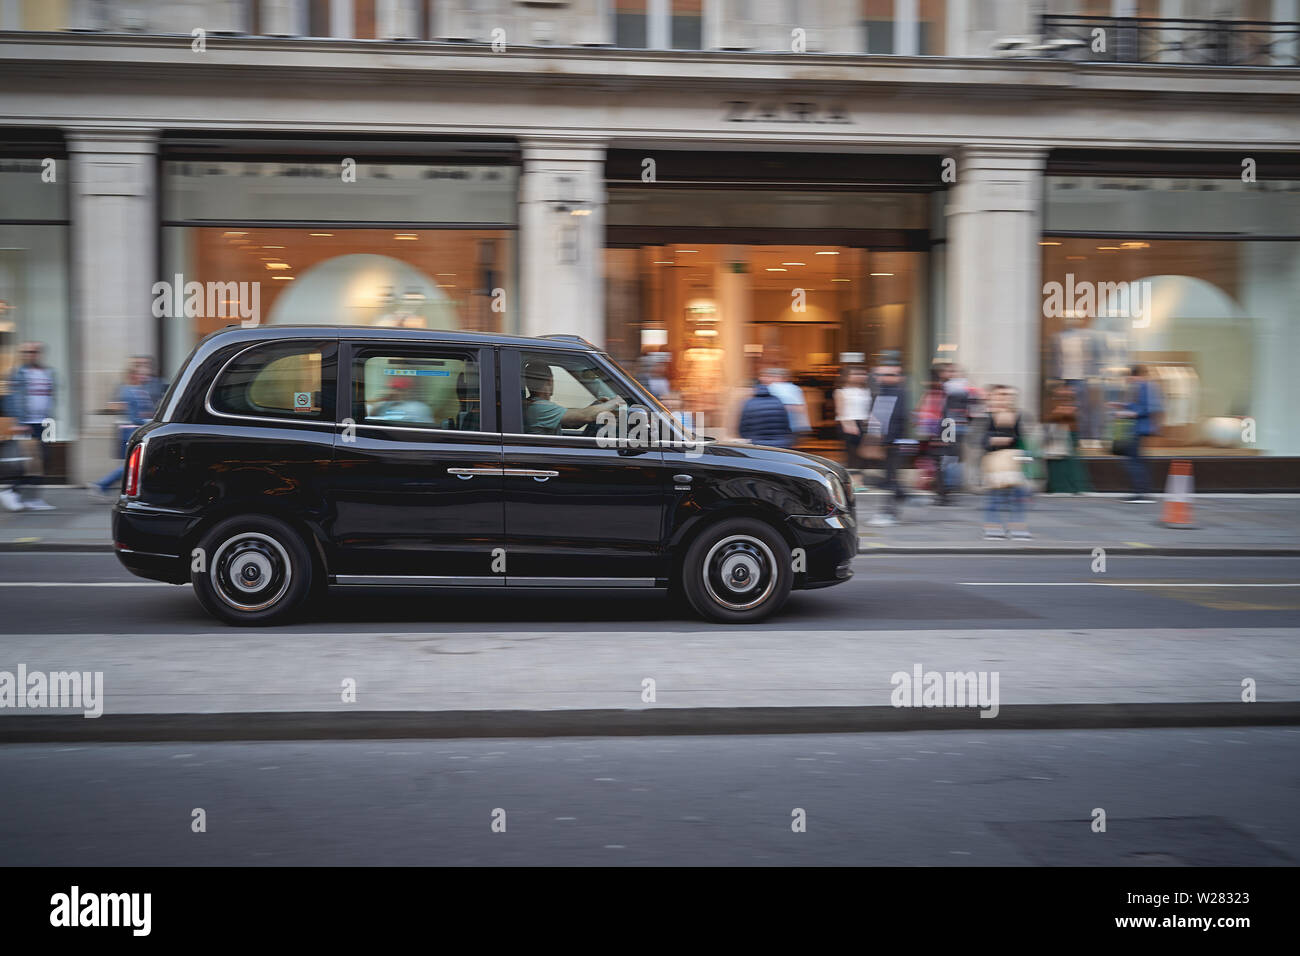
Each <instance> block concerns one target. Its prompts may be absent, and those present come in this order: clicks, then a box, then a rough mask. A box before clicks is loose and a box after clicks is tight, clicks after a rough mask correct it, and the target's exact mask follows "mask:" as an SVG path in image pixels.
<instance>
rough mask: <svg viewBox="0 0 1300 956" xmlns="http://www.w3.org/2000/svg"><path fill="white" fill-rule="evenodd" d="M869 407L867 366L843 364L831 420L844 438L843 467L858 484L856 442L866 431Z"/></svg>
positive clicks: (859, 460)
mask: <svg viewBox="0 0 1300 956" xmlns="http://www.w3.org/2000/svg"><path fill="white" fill-rule="evenodd" d="M870 409H871V393H870V392H869V391H867V370H866V369H864V368H860V367H856V366H853V367H849V368H846V369H845V370H844V372H843V374H842V376H841V378H840V387H839V388H837V389H836V390H835V421H836V422H837V423H838V424H839V427H840V434H841V435H842V436H843V438H844V456H845V467H846V468H848V469H849V473H850V474H852V475H853V480H854V482H855V483H856V485H857V486H858V488H862V487H864V486H865V481H864V479H863V477H862V468H863V463H862V458H861V457H860V456H859V455H858V445H859V444H860V443H861V441H862V436H863V435H864V434H865V433H866V429H867V417H868V415H869V413H870Z"/></svg>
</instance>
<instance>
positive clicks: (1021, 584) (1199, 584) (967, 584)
mask: <svg viewBox="0 0 1300 956" xmlns="http://www.w3.org/2000/svg"><path fill="white" fill-rule="evenodd" d="M959 583H960V584H961V586H962V587H964V588H1300V583H1297V584H1206V583H1205V582H1203V581H1143V582H1120V581H961V582H959Z"/></svg>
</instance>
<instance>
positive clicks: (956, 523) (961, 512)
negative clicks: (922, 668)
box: [0, 487, 1300, 555]
mask: <svg viewBox="0 0 1300 956" xmlns="http://www.w3.org/2000/svg"><path fill="white" fill-rule="evenodd" d="M44 493H45V500H46V501H48V502H49V503H50V504H52V505H54V506H55V507H56V509H57V510H55V511H32V512H27V511H21V512H17V513H11V512H7V511H4V512H0V552H14V551H111V550H112V548H113V544H112V536H111V523H110V519H109V508H110V505H111V502H110V501H108V500H104V501H96V500H94V499H92V498H91V497H90V496H89V495H88V494H87V493H86V492H85V491H84V490H83V489H80V488H70V487H51V488H46V489H44ZM884 502H885V498H884V496H883V493H881V492H869V493H864V494H859V495H858V519H859V529H860V532H861V544H862V550H863V551H864V552H884V553H890V552H894V553H903V554H946V553H973V554H974V553H986V554H1002V553H1022V552H1031V553H1053V552H1061V551H1068V552H1071V553H1073V552H1076V551H1079V550H1084V551H1091V550H1092V549H1093V548H1096V547H1101V548H1105V549H1106V551H1107V553H1111V552H1119V553H1123V552H1141V553H1145V554H1161V553H1175V554H1205V555H1213V554H1222V555H1245V554H1265V555H1271V554H1277V555H1284V554H1291V555H1300V495H1206V496H1199V497H1197V498H1196V499H1195V502H1194V512H1193V517H1194V520H1195V522H1196V524H1197V525H1198V527H1197V528H1196V529H1195V530H1190V531H1179V530H1174V529H1172V528H1165V527H1163V526H1162V525H1161V524H1160V523H1159V520H1160V513H1161V508H1162V506H1161V503H1160V502H1159V500H1157V501H1156V503H1154V504H1143V505H1138V504H1129V503H1128V502H1126V501H1125V500H1124V498H1123V496H1122V495H1092V496H1086V497H1078V496H1067V495H1039V496H1037V497H1035V498H1034V499H1033V500H1032V501H1031V502H1030V510H1029V528H1030V530H1031V531H1032V532H1033V534H1034V538H1033V540H1032V541H1011V540H1002V541H988V540H985V539H984V538H983V504H984V501H983V497H982V496H980V495H975V494H969V495H960V496H958V497H957V499H956V503H955V504H953V505H950V506H948V507H942V508H941V507H936V506H935V505H933V504H932V499H931V498H930V497H929V496H928V495H925V496H921V495H918V496H915V497H913V498H911V499H910V500H909V501H908V503H907V505H906V506H905V507H904V510H903V520H902V521H901V522H900V523H899V524H897V525H895V526H893V527H886V528H878V527H874V526H872V525H871V524H869V519H870V517H871V516H872V515H873V514H875V513H876V511H878V510H879V508H880V507H881V505H883V504H884Z"/></svg>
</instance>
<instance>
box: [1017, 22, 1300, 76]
mask: <svg viewBox="0 0 1300 956" xmlns="http://www.w3.org/2000/svg"><path fill="white" fill-rule="evenodd" d="M1042 35H1043V46H1042V47H1041V49H1046V50H1048V51H1051V53H1052V54H1054V55H1055V56H1057V57H1059V58H1062V59H1069V60H1080V61H1095V62H1101V63H1173V64H1179V65H1183V66H1189V65H1195V66H1272V67H1277V66H1292V67H1294V66H1300V23H1267V22H1264V21H1257V20H1174V19H1159V18H1147V17H1076V16H1063V15H1058V14H1047V15H1045V16H1044V17H1043V30H1042Z"/></svg>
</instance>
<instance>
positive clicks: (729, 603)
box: [680, 518, 794, 624]
mask: <svg viewBox="0 0 1300 956" xmlns="http://www.w3.org/2000/svg"><path fill="white" fill-rule="evenodd" d="M793 583H794V568H793V567H791V563H790V546H789V545H788V544H786V541H785V538H783V537H781V533H780V532H779V531H777V530H776V529H775V528H773V527H772V526H771V525H770V524H768V523H767V522H765V521H760V520H759V519H757V518H729V519H727V520H726V521H720V522H718V523H717V524H715V525H712V526H710V527H708V528H705V529H704V531H703V532H702V533H701V534H700V536H699V537H698V538H696V539H695V540H694V541H693V542H692V543H691V546H690V548H689V549H688V550H687V552H686V559H685V560H684V561H683V562H682V571H681V581H680V584H681V589H682V591H683V593H684V594H685V595H686V600H687V601H688V602H689V603H690V605H691V607H692V608H693V609H694V610H695V613H697V614H699V615H700V616H701V617H703V618H706V619H708V620H710V621H717V622H718V623H720V624H753V623H755V622H757V621H761V620H763V619H764V618H766V617H768V616H769V615H771V614H774V613H776V612H777V611H778V610H780V608H781V607H782V605H784V604H785V602H786V599H787V598H788V597H789V596H790V587H791V585H792V584H793Z"/></svg>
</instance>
